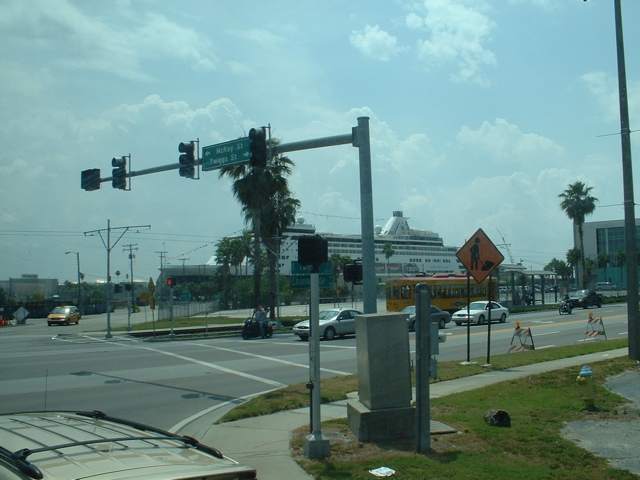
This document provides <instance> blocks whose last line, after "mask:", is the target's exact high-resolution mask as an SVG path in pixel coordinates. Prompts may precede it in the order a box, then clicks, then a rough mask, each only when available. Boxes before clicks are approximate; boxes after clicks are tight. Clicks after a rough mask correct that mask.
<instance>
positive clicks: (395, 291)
mask: <svg viewBox="0 0 640 480" xmlns="http://www.w3.org/2000/svg"><path fill="white" fill-rule="evenodd" d="M467 279H468V277H467V275H464V274H448V275H447V274H434V275H417V276H415V277H398V278H391V279H389V280H387V281H386V282H385V283H386V285H385V289H386V297H387V312H400V311H402V309H404V308H405V307H408V306H411V305H415V304H416V296H415V287H416V285H417V284H419V283H426V284H428V285H430V286H431V305H435V306H436V307H438V308H440V309H441V310H447V311H449V312H455V311H456V310H459V309H460V308H462V307H463V306H465V305H466V304H467V301H470V302H474V301H476V300H487V299H488V298H489V282H492V284H493V289H492V296H493V297H494V298H496V297H495V296H496V295H498V280H497V279H495V278H491V277H489V278H487V279H485V280H484V281H483V282H482V283H477V282H476V281H475V280H473V279H471V281H470V282H467ZM467 284H468V285H469V294H468V296H467Z"/></svg>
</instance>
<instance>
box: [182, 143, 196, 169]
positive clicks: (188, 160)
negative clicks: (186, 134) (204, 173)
mask: <svg viewBox="0 0 640 480" xmlns="http://www.w3.org/2000/svg"><path fill="white" fill-rule="evenodd" d="M178 151H179V152H180V153H182V155H180V158H179V160H180V176H181V177H187V178H193V177H195V175H196V169H195V164H196V144H195V142H180V145H178Z"/></svg>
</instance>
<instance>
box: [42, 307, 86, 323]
mask: <svg viewBox="0 0 640 480" xmlns="http://www.w3.org/2000/svg"><path fill="white" fill-rule="evenodd" d="M80 317H81V315H80V310H78V307H73V306H71V307H68V306H60V307H56V308H54V309H53V310H52V311H51V313H50V314H49V316H48V317H47V323H48V324H49V326H51V325H53V324H54V323H57V324H58V325H69V324H70V323H75V324H76V325H78V323H79V322H80Z"/></svg>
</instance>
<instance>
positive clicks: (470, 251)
mask: <svg viewBox="0 0 640 480" xmlns="http://www.w3.org/2000/svg"><path fill="white" fill-rule="evenodd" d="M456 257H458V259H459V260H460V261H461V262H462V264H463V265H464V266H465V267H466V268H467V270H469V273H470V274H471V276H472V277H473V279H474V280H475V281H476V282H478V283H482V281H483V280H484V279H485V278H487V277H488V276H489V275H490V274H491V272H493V270H495V269H496V268H497V267H498V265H500V264H501V263H502V261H503V260H504V255H502V253H500V250H498V249H497V248H496V246H495V245H494V244H493V242H492V241H491V240H489V237H487V234H486V233H484V231H482V229H481V228H479V229H478V231H477V232H476V233H474V234H473V235H472V236H471V238H470V239H469V240H468V241H467V243H465V244H464V246H463V247H462V248H461V249H460V250H458V253H456Z"/></svg>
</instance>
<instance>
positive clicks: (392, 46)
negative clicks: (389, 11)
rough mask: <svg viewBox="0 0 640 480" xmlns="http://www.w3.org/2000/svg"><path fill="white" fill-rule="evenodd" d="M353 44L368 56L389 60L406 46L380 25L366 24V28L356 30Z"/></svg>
mask: <svg viewBox="0 0 640 480" xmlns="http://www.w3.org/2000/svg"><path fill="white" fill-rule="evenodd" d="M350 41H351V45H353V46H354V47H356V48H357V49H358V50H360V52H361V53H362V54H363V55H365V56H366V57H369V58H373V59H374V60H380V61H382V62H388V61H389V60H391V57H393V56H394V55H397V54H398V53H400V52H402V51H403V50H404V49H405V47H401V46H398V39H397V38H396V37H394V36H393V35H391V34H389V33H387V32H385V31H384V30H381V29H380V27H379V26H378V25H376V26H374V27H372V26H371V25H366V26H365V27H364V30H354V31H353V32H351V37H350Z"/></svg>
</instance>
